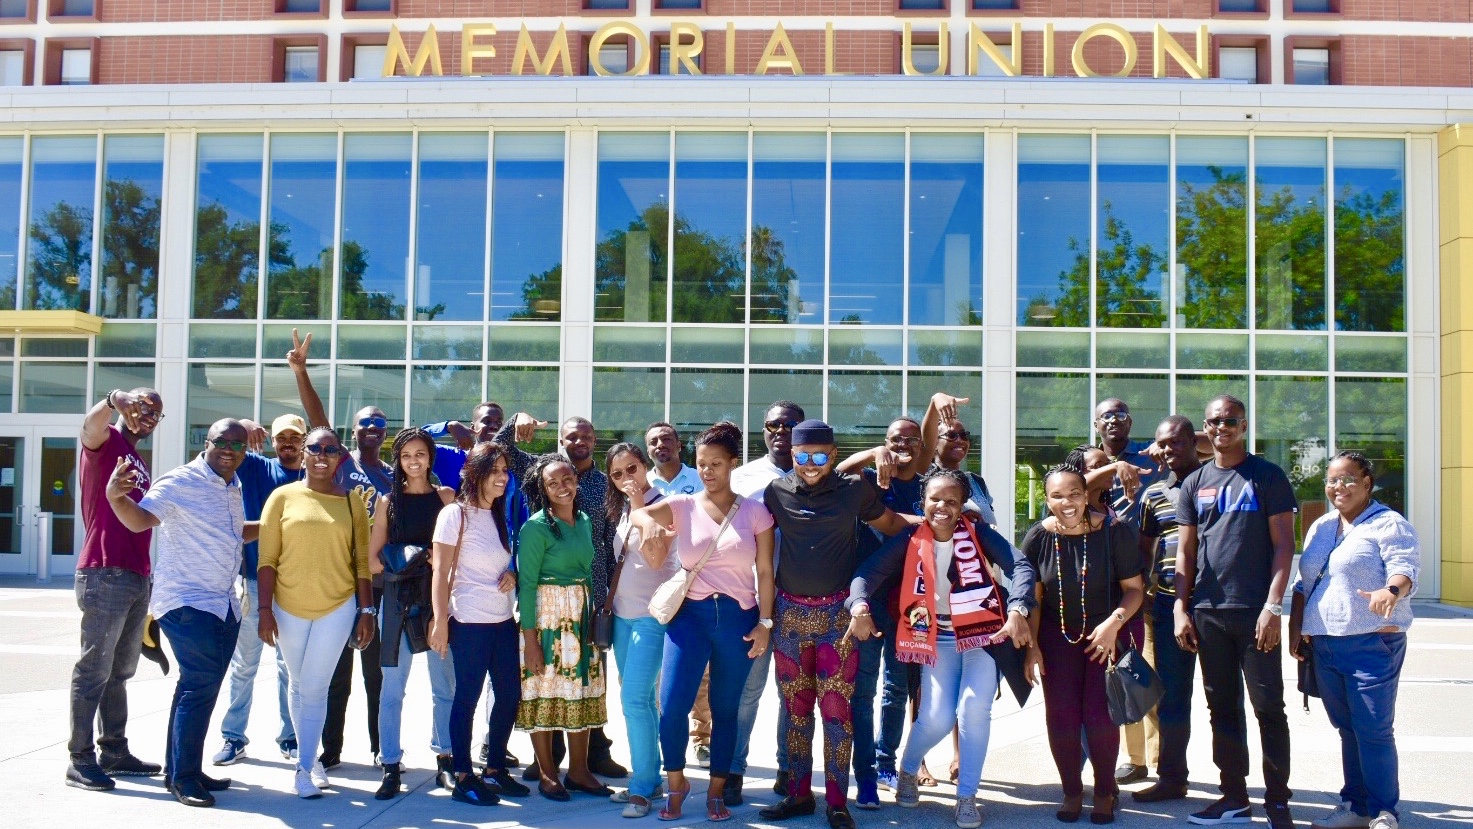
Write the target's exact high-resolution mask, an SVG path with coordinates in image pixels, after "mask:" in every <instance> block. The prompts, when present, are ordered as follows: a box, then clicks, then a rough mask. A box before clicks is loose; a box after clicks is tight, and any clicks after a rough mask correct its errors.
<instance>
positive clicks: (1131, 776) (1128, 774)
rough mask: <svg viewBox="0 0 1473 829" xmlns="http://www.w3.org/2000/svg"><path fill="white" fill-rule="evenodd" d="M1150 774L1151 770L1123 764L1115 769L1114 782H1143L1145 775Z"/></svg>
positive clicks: (1131, 764)
mask: <svg viewBox="0 0 1473 829" xmlns="http://www.w3.org/2000/svg"><path fill="white" fill-rule="evenodd" d="M1150 772H1151V770H1150V769H1148V768H1146V767H1145V766H1137V765H1136V764H1134V763H1124V764H1122V765H1121V766H1120V768H1118V769H1115V782H1116V783H1122V784H1123V783H1139V782H1140V781H1142V780H1145V779H1146V775H1147V774H1150Z"/></svg>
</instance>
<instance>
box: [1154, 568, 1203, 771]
mask: <svg viewBox="0 0 1473 829" xmlns="http://www.w3.org/2000/svg"><path fill="white" fill-rule="evenodd" d="M1151 601H1152V602H1153V603H1154V608H1153V609H1154V611H1155V615H1154V616H1153V617H1152V618H1151V624H1152V625H1153V626H1154V628H1155V634H1156V635H1155V644H1156V673H1157V674H1158V675H1159V676H1160V677H1161V688H1162V690H1163V691H1164V693H1163V694H1162V696H1161V703H1160V705H1159V706H1158V707H1157V708H1156V717H1157V727H1156V728H1157V733H1158V734H1159V735H1160V740H1161V760H1160V762H1159V763H1158V764H1157V766H1156V776H1157V777H1158V778H1159V779H1160V782H1161V783H1162V785H1164V786H1185V785H1186V784H1187V743H1188V741H1190V740H1191V737H1192V685H1193V684H1194V683H1195V680H1196V677H1197V655H1196V654H1194V653H1192V652H1191V651H1185V650H1182V649H1181V647H1180V646H1179V645H1177V644H1176V627H1175V625H1176V620H1175V618H1174V617H1173V616H1172V612H1173V608H1174V607H1175V606H1176V597H1175V596H1171V595H1168V594H1166V593H1157V594H1156V595H1155V597H1153V598H1152V599H1151Z"/></svg>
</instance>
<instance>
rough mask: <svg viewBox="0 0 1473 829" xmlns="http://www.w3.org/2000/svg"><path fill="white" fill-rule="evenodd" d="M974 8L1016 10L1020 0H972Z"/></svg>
mask: <svg viewBox="0 0 1473 829" xmlns="http://www.w3.org/2000/svg"><path fill="white" fill-rule="evenodd" d="M972 8H974V9H977V10H979V11H981V10H984V9H985V10H988V11H1014V10H1016V9H1017V8H1018V0H972Z"/></svg>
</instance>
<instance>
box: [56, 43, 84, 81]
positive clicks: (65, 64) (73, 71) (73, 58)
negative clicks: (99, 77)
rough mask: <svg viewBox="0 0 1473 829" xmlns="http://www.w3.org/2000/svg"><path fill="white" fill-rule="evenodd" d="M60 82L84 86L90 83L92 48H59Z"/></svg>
mask: <svg viewBox="0 0 1473 829" xmlns="http://www.w3.org/2000/svg"><path fill="white" fill-rule="evenodd" d="M60 81H61V84H62V85H63V86H85V85H87V84H90V83H92V50H91V49H63V50H61V78H60Z"/></svg>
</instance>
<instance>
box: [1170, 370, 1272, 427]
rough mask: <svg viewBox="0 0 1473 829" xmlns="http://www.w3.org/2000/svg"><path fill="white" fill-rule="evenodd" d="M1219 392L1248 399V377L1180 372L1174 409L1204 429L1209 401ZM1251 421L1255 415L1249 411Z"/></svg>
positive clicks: (1177, 379)
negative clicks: (1203, 422) (1203, 423)
mask: <svg viewBox="0 0 1473 829" xmlns="http://www.w3.org/2000/svg"><path fill="white" fill-rule="evenodd" d="M1219 394H1231V395H1232V396H1233V397H1236V398H1238V399H1239V400H1248V399H1249V397H1248V378H1247V376H1245V375H1242V374H1178V375H1177V376H1176V406H1174V407H1173V408H1172V411H1174V412H1177V413H1179V414H1183V415H1186V416H1187V417H1188V418H1190V419H1191V421H1192V425H1193V426H1196V427H1197V429H1198V430H1201V429H1202V421H1203V419H1205V418H1206V417H1207V401H1209V400H1211V399H1212V398H1214V397H1216V396H1218V395H1219ZM1248 415H1249V418H1250V422H1251V418H1252V416H1253V413H1252V412H1249V413H1248Z"/></svg>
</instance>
